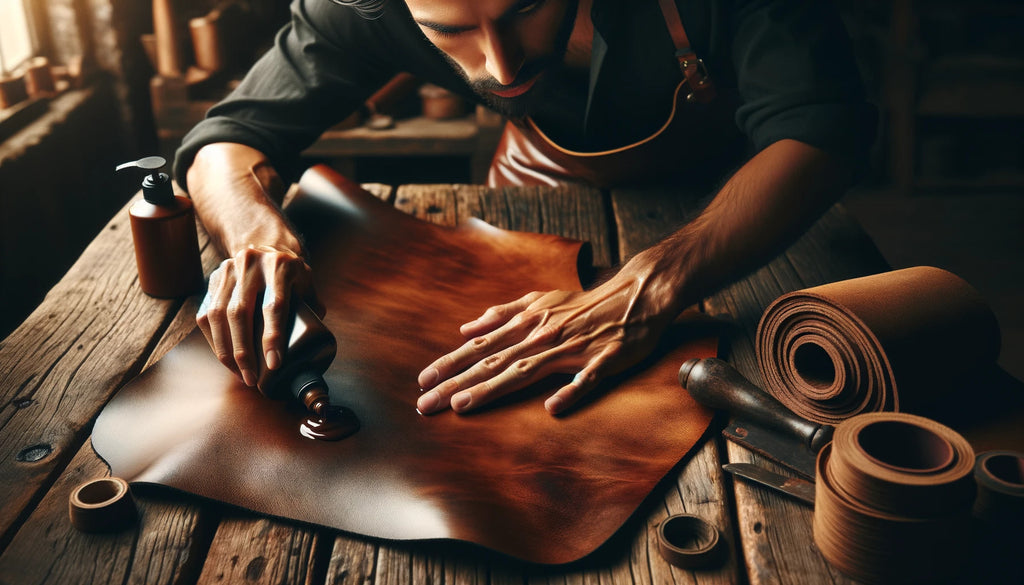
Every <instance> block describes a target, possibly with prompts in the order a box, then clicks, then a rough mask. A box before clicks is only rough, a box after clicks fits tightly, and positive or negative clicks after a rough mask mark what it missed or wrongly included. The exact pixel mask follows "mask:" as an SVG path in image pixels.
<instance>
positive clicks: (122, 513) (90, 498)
mask: <svg viewBox="0 0 1024 585" xmlns="http://www.w3.org/2000/svg"><path fill="white" fill-rule="evenodd" d="M68 515H69V517H70V518H71V524H72V525H73V526H74V527H75V528H77V529H78V530H80V531H82V532H116V531H118V530H122V529H124V528H127V527H128V526H129V525H130V524H131V523H132V522H134V521H135V519H136V518H137V517H138V511H137V510H136V508H135V500H134V499H133V498H132V493H131V490H130V489H129V488H128V482H126V481H125V480H123V479H121V478H120V477H104V478H101V479H94V480H92V481H88V482H86V483H83V484H81V485H79V486H78V487H76V488H75V489H74V491H72V492H71V497H70V498H69V500H68Z"/></svg>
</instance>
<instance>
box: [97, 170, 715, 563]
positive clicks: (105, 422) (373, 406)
mask: <svg viewBox="0 0 1024 585" xmlns="http://www.w3.org/2000/svg"><path fill="white" fill-rule="evenodd" d="M287 213H288V215H289V217H290V219H291V221H292V222H293V223H294V225H295V226H297V228H298V230H299V231H300V232H301V234H302V236H303V237H304V239H305V241H306V244H307V246H308V249H309V250H310V254H311V264H312V266H313V267H314V273H315V278H316V282H315V284H316V287H317V291H318V295H319V297H320V299H321V300H322V301H323V302H324V304H325V305H326V306H327V309H328V311H327V315H326V318H325V320H324V323H325V324H326V325H327V327H328V328H329V329H330V330H331V332H332V333H334V335H335V337H336V338H337V340H338V353H337V358H336V359H335V361H334V362H333V364H332V365H331V367H330V368H329V369H328V371H327V372H326V374H325V379H326V380H327V383H328V385H329V386H330V394H331V401H332V403H333V404H337V405H340V406H346V407H348V408H351V409H353V410H354V411H355V413H356V415H357V416H358V417H359V419H360V421H361V423H362V428H361V430H360V431H359V432H357V433H356V434H355V435H353V436H351V437H349V438H347V439H344V440H342V441H339V442H320V441H311V440H309V439H305V438H303V437H301V436H300V435H299V432H298V425H299V422H300V420H301V419H302V418H303V413H302V412H301V408H300V407H298V406H297V405H293V404H287V403H284V402H275V401H271V400H269V399H267V398H264V397H263V396H262V395H260V394H259V393H258V392H257V391H255V390H254V389H250V388H247V387H245V386H244V385H243V384H242V383H241V382H240V381H239V380H237V379H236V378H235V377H234V376H233V375H232V374H231V373H230V372H229V371H228V370H227V369H226V368H224V367H223V366H222V365H221V364H220V363H219V362H218V361H217V360H216V358H215V357H214V355H213V353H212V351H211V350H210V348H209V347H208V346H207V344H206V342H205V340H204V339H203V337H202V335H201V334H200V333H199V332H198V330H197V331H195V332H193V333H192V334H191V335H190V336H189V337H187V338H186V339H185V340H184V341H183V342H182V343H181V344H179V345H178V346H176V347H175V348H174V349H172V350H171V351H170V352H168V354H167V355H166V356H165V357H164V358H162V359H161V360H160V361H159V362H157V363H156V364H155V365H154V366H153V367H151V368H149V369H148V370H146V371H145V372H143V373H142V374H141V375H140V376H139V377H137V378H136V379H135V380H133V381H131V382H130V383H128V384H127V385H126V386H125V387H123V388H122V389H121V390H120V391H119V392H118V393H117V395H116V396H115V397H114V398H113V400H111V402H110V403H109V404H108V405H107V407H106V408H105V409H104V410H103V412H102V413H101V414H100V417H99V419H98V420H97V422H96V425H95V428H94V432H93V437H92V441H93V446H94V447H95V449H96V452H97V453H98V454H99V455H100V456H101V457H103V458H104V459H105V460H106V461H107V463H109V465H110V467H111V469H112V472H113V474H114V475H117V476H119V477H123V478H125V479H127V480H129V481H130V482H133V483H153V484H163V485H166V486H170V487H173V488H176V489H178V490H183V491H185V492H189V493H192V494H196V495H199V496H202V497H205V498H212V499H214V500H219V501H221V502H226V503H228V504H232V505H235V506H240V507H243V508H247V509H250V510H253V511H256V512H259V513H262V514H267V515H271V516H278V517H283V518H290V519H295V520H299V521H302V522H309V523H313V524H318V525H322V526H328V527H332V528H337V529H341V530H345V531H348V532H352V533H357V534H362V535H366V536H370V537H379V538H386V539H398V540H414V539H442V538H446V539H457V540H462V541H467V542H471V543H476V544H479V545H482V546H484V547H487V548H490V549H493V550H496V551H499V552H501V553H505V554H507V555H511V556H513V557H518V558H520V559H523V560H526V561H530V562H536V563H545V564H557V563H566V562H570V561H573V560H576V559H579V558H581V557H583V556H585V555H587V554H588V553H590V552H591V551H593V550H594V549H596V548H597V547H598V546H600V545H601V544H602V543H604V542H605V541H606V540H607V539H608V538H609V537H610V536H611V535H612V534H613V533H614V532H615V531H616V530H618V529H619V527H621V526H622V524H623V523H624V522H625V521H626V520H627V519H628V518H629V516H630V515H631V514H632V513H633V512H634V511H635V510H636V509H637V507H638V506H639V505H640V504H641V502H642V501H643V500H644V498H645V497H646V496H647V495H648V494H649V493H650V492H651V490H652V489H653V488H654V487H655V485H656V484H657V482H658V481H659V480H660V479H661V478H662V477H664V476H665V475H666V474H667V473H668V472H669V471H670V470H671V469H672V468H673V467H674V466H675V465H676V464H677V463H678V462H679V461H680V460H681V459H682V458H683V457H684V456H685V455H686V454H687V452H688V451H689V450H690V449H691V448H692V447H693V446H694V444H695V443H696V442H697V441H698V440H699V439H700V437H701V436H702V434H703V433H704V432H705V430H706V428H707V426H708V424H709V422H710V418H711V412H710V411H708V410H707V409H705V408H703V407H701V406H699V405H698V404H697V403H696V402H694V401H693V399H692V398H691V397H690V396H689V395H688V394H687V393H686V392H683V391H681V390H680V389H679V387H678V383H676V371H677V370H678V368H679V364H681V363H682V362H684V361H685V360H686V359H688V358H692V357H711V356H713V355H714V354H715V351H716V345H717V344H716V340H715V339H714V338H713V337H707V336H704V337H696V338H694V337H693V336H694V335H697V333H695V331H697V329H699V328H692V327H686V324H687V322H686V321H681V323H680V325H681V327H680V328H679V331H678V335H675V334H673V335H671V336H669V337H670V338H672V340H673V343H672V344H669V345H664V346H663V347H661V348H659V350H657V351H656V352H655V355H654V356H652V357H651V359H650V360H648V362H645V363H644V364H642V366H643V367H638V368H634V370H632V371H630V372H626V373H625V374H623V375H622V376H619V377H617V378H615V379H613V380H609V381H608V383H607V384H606V385H604V386H603V387H601V388H599V389H598V390H597V391H596V393H595V394H594V395H593V396H591V397H588V399H587V400H586V401H585V402H584V403H583V404H581V405H580V406H579V407H578V408H576V409H574V410H573V411H572V412H570V413H569V414H567V415H565V416H560V417H557V418H556V417H552V416H550V415H548V414H547V412H546V411H545V410H544V408H543V401H544V399H545V398H546V397H547V396H548V395H549V394H550V392H552V391H553V389H554V388H557V387H558V385H559V384H561V383H563V380H550V381H549V383H546V384H540V385H538V386H537V387H534V388H530V389H527V390H526V391H524V392H520V393H517V394H516V395H514V396H510V397H508V398H507V399H505V400H503V404H501V405H500V408H489V409H485V410H483V411H481V412H477V413H473V414H467V415H457V414H455V413H454V412H452V411H444V412H442V413H439V414H437V415H434V416H430V417H424V416H421V415H419V414H417V413H416V410H415V403H416V399H417V398H418V397H419V394H420V390H419V388H418V386H417V384H416V375H417V373H418V372H419V371H420V370H421V369H422V368H423V367H425V366H426V365H427V364H429V363H430V362H431V361H433V360H434V359H436V358H437V356H439V355H442V354H443V353H446V352H448V351H450V350H451V349H452V348H454V347H457V346H458V345H459V344H461V343H462V339H461V336H460V334H459V332H458V326H459V325H460V324H462V323H464V322H466V321H469V320H471V319H473V318H475V317H476V316H478V315H479V314H480V313H482V312H483V310H484V309H486V308H487V307H488V306H490V305H493V304H496V303H502V302H507V301H509V300H512V299H515V298H518V297H519V296H521V295H523V294H525V293H526V292H529V291H532V290H547V289H553V288H562V289H575V290H579V289H580V282H579V278H578V275H577V255H578V253H579V251H580V249H581V243H580V242H576V241H570V240H566V239H563V238H559V237H555V236H549V235H538V234H525V233H517V232H509V231H505V230H501V229H498V228H495V227H493V226H490V225H488V224H486V223H484V222H482V221H479V220H470V221H469V222H467V223H465V224H463V225H460V226H458V227H456V228H445V227H440V226H436V225H433V224H430V223H427V222H424V221H420V220H417V219H415V218H413V217H411V216H408V215H406V214H404V213H402V212H400V211H397V210H395V209H394V208H392V207H390V206H388V205H387V204H385V203H383V202H381V201H379V200H377V199H376V198H374V197H373V196H372V195H370V194H369V193H366V192H365V191H363V190H362V189H361V188H359V187H358V185H355V184H353V183H350V182H348V181H346V180H344V179H343V178H341V177H340V176H338V175H336V174H334V173H333V172H332V171H330V170H329V169H327V168H326V167H314V168H313V169H311V170H310V171H309V172H307V173H306V174H305V175H304V176H303V178H302V181H301V182H300V192H299V194H298V195H297V196H296V197H295V199H294V200H293V201H292V202H291V204H290V205H289V206H288V210H287ZM703 331H705V332H706V330H703ZM687 335H689V338H687Z"/></svg>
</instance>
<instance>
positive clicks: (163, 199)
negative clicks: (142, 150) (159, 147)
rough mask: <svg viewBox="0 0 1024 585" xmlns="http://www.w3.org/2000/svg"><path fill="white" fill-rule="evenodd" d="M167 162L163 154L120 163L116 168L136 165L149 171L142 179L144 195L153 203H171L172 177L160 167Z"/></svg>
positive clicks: (118, 169) (172, 197)
mask: <svg viewBox="0 0 1024 585" xmlns="http://www.w3.org/2000/svg"><path fill="white" fill-rule="evenodd" d="M166 164H167V161H166V160H164V158H163V157H161V156H147V157H145V158H140V159H139V160H133V161H131V162H126V163H124V164H120V165H118V166H117V168H116V169H115V170H117V171H120V170H124V169H127V168H133V167H134V168H139V169H142V170H144V171H149V174H148V175H146V178H145V179H143V180H142V196H143V197H145V198H146V201H148V202H150V203H152V204H153V205H171V204H172V203H174V190H173V189H171V177H170V176H168V175H167V173H161V172H160V169H162V168H163V167H164V165H166Z"/></svg>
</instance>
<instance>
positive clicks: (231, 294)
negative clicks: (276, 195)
mask: <svg viewBox="0 0 1024 585" xmlns="http://www.w3.org/2000/svg"><path fill="white" fill-rule="evenodd" d="M293 295H295V297H296V298H297V299H302V300H304V301H305V302H306V303H307V304H308V305H309V306H310V307H312V308H313V310H314V311H315V312H316V313H317V314H318V315H319V316H321V317H322V316H323V308H322V305H320V303H319V302H318V301H317V300H316V294H315V292H314V290H313V285H312V277H311V270H310V267H309V265H308V264H306V262H305V260H303V259H302V257H301V256H299V255H298V254H295V253H294V252H291V251H289V250H279V249H276V248H273V247H271V246H251V247H248V248H245V249H243V250H241V251H240V252H238V253H237V254H235V255H234V256H232V257H231V258H228V259H226V260H224V261H223V262H222V263H221V265H220V266H219V267H218V268H217V269H216V270H214V271H213V273H212V274H210V285H209V288H208V290H207V293H206V297H205V298H204V299H203V302H202V305H200V307H199V312H198V314H197V315H196V322H197V323H198V324H199V328H200V329H201V330H202V331H203V335H205V336H206V340H207V341H208V342H209V344H210V347H212V348H213V351H214V354H216V356H217V359H218V360H220V362H221V363H222V364H224V365H225V366H227V367H228V369H230V370H232V371H233V372H235V373H236V374H238V375H239V376H241V378H242V381H243V382H245V384H246V385H247V386H255V385H256V381H257V379H258V377H259V374H260V372H261V371H262V370H263V368H264V367H265V368H267V369H270V370H274V369H277V368H278V367H280V366H281V362H282V359H283V356H284V353H285V351H286V345H287V343H288V334H289V332H288V331H287V330H286V327H287V322H288V315H289V311H290V310H291V306H290V302H291V299H292V296H293ZM257 319H259V320H260V321H262V324H263V327H262V329H263V333H262V336H261V337H260V343H259V344H257V340H256V338H255V335H254V331H255V330H256V325H255V324H256V321H257ZM259 360H263V362H262V363H260V361H259Z"/></svg>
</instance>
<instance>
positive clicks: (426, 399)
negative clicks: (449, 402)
mask: <svg viewBox="0 0 1024 585" xmlns="http://www.w3.org/2000/svg"><path fill="white" fill-rule="evenodd" d="M440 405H441V397H440V396H438V394H437V392H427V393H426V394H424V395H423V396H420V399H419V400H417V401H416V410H418V411H420V414H430V413H432V412H434V411H435V410H437V407H438V406H440Z"/></svg>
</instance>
